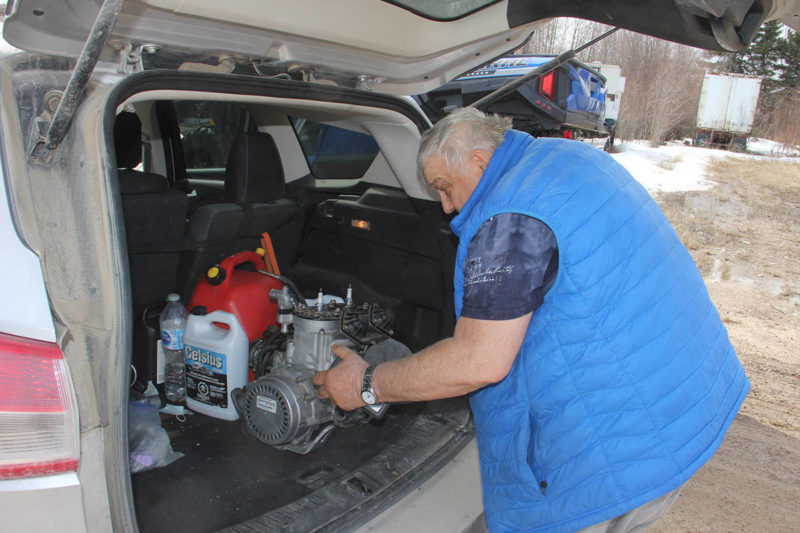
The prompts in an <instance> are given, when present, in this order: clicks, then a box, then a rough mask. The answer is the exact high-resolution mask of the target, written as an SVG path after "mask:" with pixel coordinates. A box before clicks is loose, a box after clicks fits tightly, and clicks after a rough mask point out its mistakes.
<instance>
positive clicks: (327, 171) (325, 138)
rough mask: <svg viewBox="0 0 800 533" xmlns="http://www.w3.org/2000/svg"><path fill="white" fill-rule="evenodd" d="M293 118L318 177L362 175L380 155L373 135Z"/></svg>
mask: <svg viewBox="0 0 800 533" xmlns="http://www.w3.org/2000/svg"><path fill="white" fill-rule="evenodd" d="M289 119H290V120H291V122H292V126H293V127H294V131H295V133H296V134H297V138H298V140H299V141H300V146H301V147H302V149H303V153H304V154H305V157H306V161H307V162H308V167H309V168H310V169H311V173H312V174H313V175H314V176H315V177H317V178H320V179H353V178H360V177H362V176H363V175H364V174H365V173H366V172H367V169H368V168H369V166H370V165H371V164H372V162H373V161H374V160H375V157H376V156H377V155H378V151H379V148H378V143H376V142H375V139H373V138H372V136H371V135H368V134H366V133H360V132H357V131H353V130H348V129H345V128H339V127H337V126H331V125H330V124H323V123H320V122H314V121H311V120H306V119H303V118H295V117H289Z"/></svg>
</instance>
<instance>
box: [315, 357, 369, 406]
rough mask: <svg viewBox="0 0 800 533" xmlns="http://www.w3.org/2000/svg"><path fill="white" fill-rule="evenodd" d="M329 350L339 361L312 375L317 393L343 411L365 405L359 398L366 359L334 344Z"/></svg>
mask: <svg viewBox="0 0 800 533" xmlns="http://www.w3.org/2000/svg"><path fill="white" fill-rule="evenodd" d="M331 351H332V352H333V353H334V355H336V357H338V358H339V359H341V362H340V363H339V364H338V365H336V366H334V367H332V368H331V369H330V370H323V371H322V372H317V374H315V375H314V385H318V386H319V389H318V390H317V394H319V397H320V398H322V399H323V400H324V399H327V398H330V399H331V400H333V403H335V404H336V405H338V406H339V408H340V409H342V410H343V411H352V410H353V409H358V408H359V407H363V406H364V405H365V403H364V401H363V400H362V399H361V384H362V383H363V381H364V371H366V370H367V366H369V365H368V364H367V362H366V361H364V360H363V359H362V358H361V357H359V356H358V354H357V353H355V352H354V351H353V350H351V349H349V348H347V347H345V346H341V345H338V344H334V345H333V346H332V347H331Z"/></svg>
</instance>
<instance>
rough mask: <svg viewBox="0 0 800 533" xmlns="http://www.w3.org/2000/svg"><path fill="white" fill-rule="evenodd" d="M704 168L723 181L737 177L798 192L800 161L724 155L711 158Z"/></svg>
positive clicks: (799, 187)
mask: <svg viewBox="0 0 800 533" xmlns="http://www.w3.org/2000/svg"><path fill="white" fill-rule="evenodd" d="M706 170H707V171H708V172H709V174H711V175H712V176H714V179H715V180H720V181H723V182H730V181H731V179H732V178H734V179H735V178H739V179H741V180H745V181H747V182H749V183H752V184H755V185H762V186H765V187H773V188H777V189H781V190H787V191H791V192H793V193H800V162H794V161H778V160H769V159H744V158H741V159H740V158H733V157H730V158H728V157H726V158H719V159H716V158H715V159H712V160H711V161H709V162H708V167H707V168H706Z"/></svg>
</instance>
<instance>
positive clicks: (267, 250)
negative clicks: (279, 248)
mask: <svg viewBox="0 0 800 533" xmlns="http://www.w3.org/2000/svg"><path fill="white" fill-rule="evenodd" d="M261 248H262V249H263V250H264V257H263V259H264V266H265V267H266V271H267V272H272V273H273V274H278V275H280V273H281V272H280V269H279V268H278V260H277V259H275V249H274V248H273V247H272V239H270V237H269V233H268V232H266V231H265V232H264V233H262V234H261Z"/></svg>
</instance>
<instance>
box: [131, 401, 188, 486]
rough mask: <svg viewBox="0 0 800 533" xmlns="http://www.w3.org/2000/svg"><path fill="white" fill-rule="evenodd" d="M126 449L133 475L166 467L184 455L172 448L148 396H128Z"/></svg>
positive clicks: (156, 410) (156, 407)
mask: <svg viewBox="0 0 800 533" xmlns="http://www.w3.org/2000/svg"><path fill="white" fill-rule="evenodd" d="M157 399H158V398H157V397H156V400H157ZM128 451H129V453H130V467H131V473H132V474H135V473H136V472H144V471H145V470H150V469H152V468H159V467H161V466H167V465H168V464H170V463H172V462H173V461H175V460H176V459H180V458H181V457H183V454H182V453H180V452H176V451H174V450H173V449H172V446H171V445H170V442H169V435H167V432H166V430H165V429H164V428H163V427H161V417H160V416H159V414H158V405H155V404H153V403H150V402H149V401H148V400H147V398H144V399H142V400H135V399H133V398H131V401H130V403H129V404H128Z"/></svg>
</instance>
